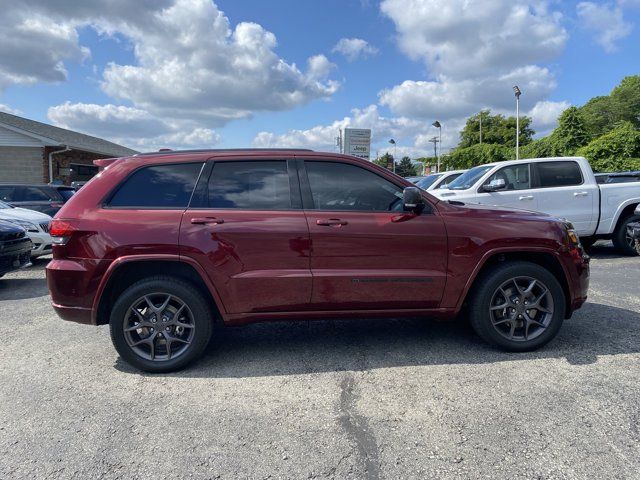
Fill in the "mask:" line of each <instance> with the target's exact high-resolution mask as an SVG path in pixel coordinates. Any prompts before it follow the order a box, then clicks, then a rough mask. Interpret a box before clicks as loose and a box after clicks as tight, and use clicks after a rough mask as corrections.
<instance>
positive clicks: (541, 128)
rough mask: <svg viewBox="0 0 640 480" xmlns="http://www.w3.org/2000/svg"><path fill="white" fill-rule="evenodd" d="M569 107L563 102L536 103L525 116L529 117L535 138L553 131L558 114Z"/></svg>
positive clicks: (568, 104)
mask: <svg viewBox="0 0 640 480" xmlns="http://www.w3.org/2000/svg"><path fill="white" fill-rule="evenodd" d="M570 106H571V104H570V103H569V102H564V101H562V102H551V101H542V102H538V103H536V104H535V105H534V106H533V108H532V109H531V110H530V111H529V112H528V113H527V115H528V116H529V117H531V121H532V127H533V129H534V130H535V131H536V134H537V136H543V135H546V134H547V133H549V132H550V131H551V130H553V129H554V128H555V127H556V126H557V125H558V117H559V116H560V114H561V113H562V112H564V111H565V110H566V109H567V108H569V107H570Z"/></svg>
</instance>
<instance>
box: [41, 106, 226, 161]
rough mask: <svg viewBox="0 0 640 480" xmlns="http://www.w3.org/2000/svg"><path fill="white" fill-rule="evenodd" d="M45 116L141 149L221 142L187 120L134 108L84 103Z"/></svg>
mask: <svg viewBox="0 0 640 480" xmlns="http://www.w3.org/2000/svg"><path fill="white" fill-rule="evenodd" d="M47 116H48V117H49V120H51V121H52V122H53V123H54V124H56V125H58V126H61V127H63V128H69V129H72V130H77V131H81V132H84V133H87V134H90V135H96V136H99V137H103V138H107V139H109V140H112V141H114V142H116V143H121V144H124V145H127V146H130V147H132V148H136V149H141V150H155V149H158V148H162V147H169V148H194V147H211V146H213V145H215V144H216V143H218V142H219V141H220V136H219V135H218V134H217V133H216V132H215V131H213V130H211V129H207V128H202V127H199V126H197V124H196V123H194V122H189V121H177V122H176V121H164V120H160V119H158V118H157V117H154V116H153V115H151V114H149V113H148V112H146V111H144V110H140V109H137V108H131V107H124V106H116V105H111V104H108V105H95V104H87V103H70V102H67V103H64V104H62V105H58V106H55V107H51V108H49V110H48V114H47Z"/></svg>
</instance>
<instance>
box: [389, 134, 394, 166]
mask: <svg viewBox="0 0 640 480" xmlns="http://www.w3.org/2000/svg"><path fill="white" fill-rule="evenodd" d="M389 143H390V144H391V145H393V162H391V165H392V167H391V171H392V172H393V173H396V141H395V140H394V139H393V138H392V139H391V140H389Z"/></svg>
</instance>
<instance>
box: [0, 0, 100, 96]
mask: <svg viewBox="0 0 640 480" xmlns="http://www.w3.org/2000/svg"><path fill="white" fill-rule="evenodd" d="M16 4H19V3H18V2H16ZM88 56H89V50H88V49H87V48H85V47H82V46H80V45H79V43H78V33H77V31H76V30H75V28H74V27H73V26H72V25H71V24H70V23H67V22H65V21H58V22H56V21H52V20H51V19H50V18H48V17H47V16H45V15H43V14H40V13H38V12H31V13H30V12H28V11H26V10H25V9H23V8H17V9H15V10H14V9H12V8H11V7H9V8H7V6H3V8H2V14H1V15H0V92H1V91H2V90H3V89H4V88H6V87H7V86H9V85H13V84H34V83H37V82H61V81H64V80H66V79H67V70H66V68H65V66H64V61H65V60H74V61H82V60H84V59H85V58H87V57H88Z"/></svg>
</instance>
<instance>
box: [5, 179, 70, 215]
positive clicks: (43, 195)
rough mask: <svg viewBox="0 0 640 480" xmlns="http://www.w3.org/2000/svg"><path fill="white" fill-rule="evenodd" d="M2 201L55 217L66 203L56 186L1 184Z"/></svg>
mask: <svg viewBox="0 0 640 480" xmlns="http://www.w3.org/2000/svg"><path fill="white" fill-rule="evenodd" d="M0 200H2V201H3V202H5V203H8V204H10V205H13V206H15V207H22V208H28V209H29V210H37V211H38V212H42V213H46V214H47V215H51V216H54V215H55V214H56V212H57V211H58V210H60V207H62V205H64V202H65V201H66V199H65V197H63V196H62V195H61V194H60V192H58V190H57V189H56V186H51V185H18V184H7V183H3V184H0Z"/></svg>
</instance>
